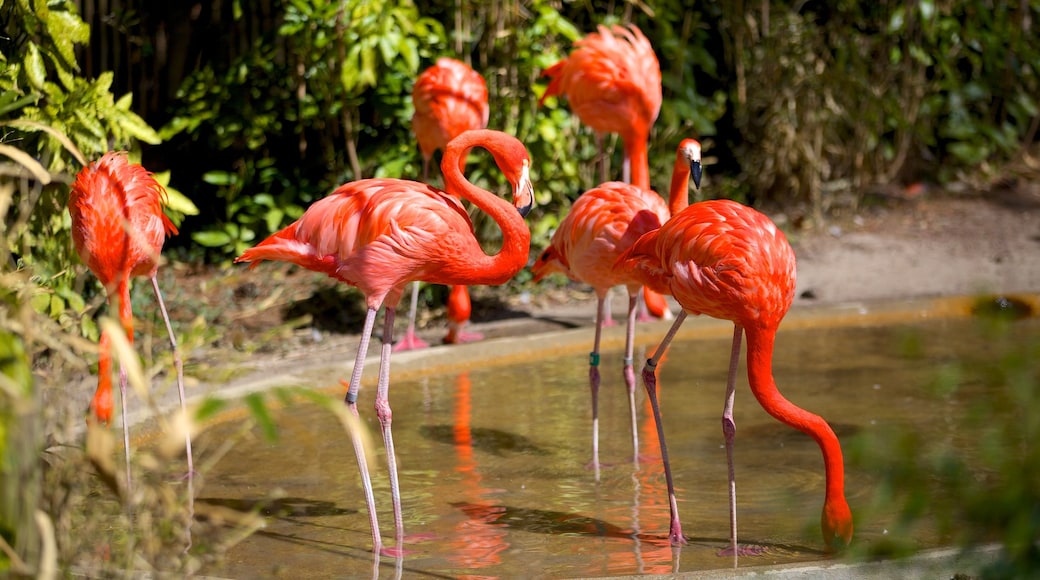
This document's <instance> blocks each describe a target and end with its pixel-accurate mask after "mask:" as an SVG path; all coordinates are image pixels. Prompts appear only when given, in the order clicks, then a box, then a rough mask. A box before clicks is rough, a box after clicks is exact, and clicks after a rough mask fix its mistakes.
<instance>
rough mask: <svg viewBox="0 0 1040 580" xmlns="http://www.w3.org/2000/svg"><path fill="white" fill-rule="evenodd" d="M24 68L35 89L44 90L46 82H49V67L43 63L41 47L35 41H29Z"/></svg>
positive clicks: (23, 63) (26, 76)
mask: <svg viewBox="0 0 1040 580" xmlns="http://www.w3.org/2000/svg"><path fill="white" fill-rule="evenodd" d="M22 70H23V71H25V78H26V79H28V81H29V84H30V85H32V87H33V88H34V89H36V90H38V91H42V90H44V83H46V82H47V67H46V66H45V65H44V63H43V55H42V54H40V48H39V47H38V46H36V43H34V42H29V43H28V45H27V46H26V48H25V57H24V58H23V59H22Z"/></svg>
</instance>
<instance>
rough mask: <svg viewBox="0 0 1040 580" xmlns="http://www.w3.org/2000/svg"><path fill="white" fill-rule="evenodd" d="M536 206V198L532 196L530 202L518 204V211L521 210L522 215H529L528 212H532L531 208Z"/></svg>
mask: <svg viewBox="0 0 1040 580" xmlns="http://www.w3.org/2000/svg"><path fill="white" fill-rule="evenodd" d="M533 207H534V198H533V197H532V198H531V201H530V203H525V204H524V205H518V206H516V211H518V212H520V217H527V214H529V213H531V208H533Z"/></svg>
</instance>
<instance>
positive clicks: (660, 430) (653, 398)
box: [643, 310, 686, 545]
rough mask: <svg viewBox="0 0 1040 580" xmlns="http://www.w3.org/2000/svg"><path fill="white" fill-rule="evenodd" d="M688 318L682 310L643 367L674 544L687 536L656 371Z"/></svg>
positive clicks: (677, 543) (683, 541)
mask: <svg viewBox="0 0 1040 580" xmlns="http://www.w3.org/2000/svg"><path fill="white" fill-rule="evenodd" d="M684 320H686V311H685V310H683V311H681V312H680V313H679V314H678V316H676V317H675V322H673V323H672V327H671V328H669V329H668V333H667V334H665V335H664V339H663V340H661V344H660V345H658V347H657V350H655V351H654V354H653V356H651V357H650V358H649V359H647V361H646V366H645V367H643V383H644V384H645V385H646V394H647V396H648V397H650V408H651V409H652V410H653V412H654V422H655V423H657V440H658V442H659V443H660V445H661V462H662V463H663V464H664V479H665V483H666V484H667V485H668V506H669V509H670V510H671V516H672V521H671V524H670V526H669V530H668V540H669V541H670V542H671V543H672V545H679V544H685V543H686V538H685V537H684V536H683V533H682V523H681V522H679V505H678V503H677V502H676V500H675V485H673V483H672V468H671V464H670V463H669V462H668V447H667V446H666V445H665V442H664V426H663V425H661V409H660V407H659V406H658V404H657V376H656V375H655V374H654V371H655V370H656V369H657V362H658V361H659V360H660V359H661V355H663V354H664V352H665V351H666V350H667V349H668V345H669V344H670V343H671V342H672V339H673V338H675V333H676V332H678V331H679V327H680V326H682V323H683V321H684Z"/></svg>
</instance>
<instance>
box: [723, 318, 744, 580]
mask: <svg viewBox="0 0 1040 580" xmlns="http://www.w3.org/2000/svg"><path fill="white" fill-rule="evenodd" d="M743 333H744V328H743V327H742V326H740V325H739V324H734V325H733V346H732V348H731V349H730V354H729V376H728V377H727V379H726V402H725V404H724V405H723V407H722V435H723V437H724V438H725V439H726V466H727V468H728V472H729V552H732V553H733V567H734V568H735V567H736V566H737V557H738V551H737V476H736V471H735V470H734V468H733V439H734V437H736V434H737V424H736V423H734V422H733V400H734V397H735V396H736V392H737V367H738V365H739V364H740V340H741V337H742V336H743ZM719 555H727V551H726V550H723V551H722V552H721V553H720V554H719Z"/></svg>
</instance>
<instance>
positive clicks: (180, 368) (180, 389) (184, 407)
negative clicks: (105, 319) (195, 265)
mask: <svg viewBox="0 0 1040 580" xmlns="http://www.w3.org/2000/svg"><path fill="white" fill-rule="evenodd" d="M152 290H153V291H154V292H155V301H156V302H158V303H159V312H160V313H162V317H163V322H165V323H166V332H167V333H168V334H169V335H170V348H172V349H173V366H174V369H176V371H177V394H178V396H180V399H181V414H182V415H183V416H184V420H185V425H186V427H187V429H186V430H185V432H184V454H185V455H186V456H187V459H188V529H187V531H186V532H185V535H186V536H187V539H188V548H191V524H192V522H193V521H194V520H195V462H194V460H193V458H192V452H191V421H190V420H189V418H188V401H187V397H186V395H185V393H184V363H183V362H182V361H181V351H180V349H179V348H177V338H176V337H175V336H174V334H173V325H172V324H170V315H169V314H168V313H167V311H166V302H165V301H163V297H162V292H161V291H159V280H158V278H157V277H156V276H154V275H153V276H152ZM185 550H187V548H186V549H185Z"/></svg>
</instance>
